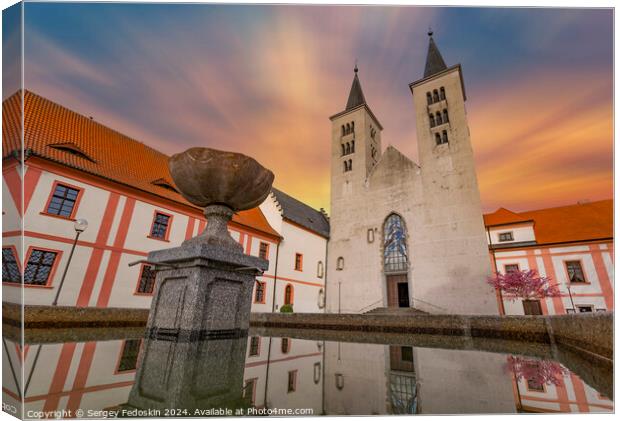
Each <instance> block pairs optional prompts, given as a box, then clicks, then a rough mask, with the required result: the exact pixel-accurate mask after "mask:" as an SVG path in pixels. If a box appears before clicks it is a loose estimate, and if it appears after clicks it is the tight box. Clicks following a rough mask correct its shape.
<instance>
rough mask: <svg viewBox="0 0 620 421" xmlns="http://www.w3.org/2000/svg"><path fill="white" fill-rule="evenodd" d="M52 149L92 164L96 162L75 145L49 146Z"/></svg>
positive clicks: (56, 144) (69, 143) (58, 144)
mask: <svg viewBox="0 0 620 421" xmlns="http://www.w3.org/2000/svg"><path fill="white" fill-rule="evenodd" d="M48 146H49V147H50V148H52V149H56V150H57V151H62V152H66V153H69V154H71V155H74V156H77V157H80V158H83V159H86V160H87V161H90V162H96V161H95V160H94V159H92V158H91V157H90V156H88V155H87V154H86V153H85V152H84V151H83V150H82V149H80V148H79V147H78V146H77V145H76V144H75V143H71V142H67V143H55V144H53V145H48Z"/></svg>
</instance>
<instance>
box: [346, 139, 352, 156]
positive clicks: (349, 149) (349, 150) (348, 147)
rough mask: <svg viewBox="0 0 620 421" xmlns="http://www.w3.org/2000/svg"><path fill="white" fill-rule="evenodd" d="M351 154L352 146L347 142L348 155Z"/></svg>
mask: <svg viewBox="0 0 620 421" xmlns="http://www.w3.org/2000/svg"><path fill="white" fill-rule="evenodd" d="M350 153H351V144H350V143H349V142H347V148H346V154H347V155H348V154H350Z"/></svg>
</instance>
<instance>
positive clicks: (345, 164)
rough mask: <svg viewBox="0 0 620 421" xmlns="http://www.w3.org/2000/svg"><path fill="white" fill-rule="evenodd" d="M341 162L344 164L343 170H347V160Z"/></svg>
mask: <svg viewBox="0 0 620 421" xmlns="http://www.w3.org/2000/svg"><path fill="white" fill-rule="evenodd" d="M343 164H344V172H347V171H349V164H347V161H344V162H343Z"/></svg>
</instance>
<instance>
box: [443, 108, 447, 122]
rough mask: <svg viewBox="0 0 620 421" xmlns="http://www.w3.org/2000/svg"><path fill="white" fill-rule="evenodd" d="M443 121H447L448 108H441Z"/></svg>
mask: <svg viewBox="0 0 620 421" xmlns="http://www.w3.org/2000/svg"><path fill="white" fill-rule="evenodd" d="M443 122H444V123H447V122H448V110H443Z"/></svg>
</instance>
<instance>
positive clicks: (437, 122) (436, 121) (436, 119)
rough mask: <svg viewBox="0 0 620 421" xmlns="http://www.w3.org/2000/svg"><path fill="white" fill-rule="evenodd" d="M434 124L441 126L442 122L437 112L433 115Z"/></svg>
mask: <svg viewBox="0 0 620 421" xmlns="http://www.w3.org/2000/svg"><path fill="white" fill-rule="evenodd" d="M435 124H437V125H438V126H439V125H441V124H443V121H442V120H441V113H440V112H439V111H437V113H436V114H435Z"/></svg>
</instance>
